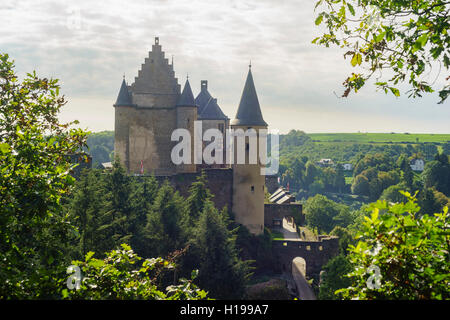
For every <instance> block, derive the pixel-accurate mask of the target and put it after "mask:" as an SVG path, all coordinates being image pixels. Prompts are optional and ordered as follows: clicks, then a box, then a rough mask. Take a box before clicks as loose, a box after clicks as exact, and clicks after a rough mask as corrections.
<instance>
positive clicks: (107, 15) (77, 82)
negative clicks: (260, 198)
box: [0, 0, 450, 133]
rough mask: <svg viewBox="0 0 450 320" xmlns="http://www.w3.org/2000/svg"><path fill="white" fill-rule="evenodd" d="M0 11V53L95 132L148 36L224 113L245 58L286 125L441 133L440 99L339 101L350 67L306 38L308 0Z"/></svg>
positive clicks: (233, 101)
mask: <svg viewBox="0 0 450 320" xmlns="http://www.w3.org/2000/svg"><path fill="white" fill-rule="evenodd" d="M3 2H4V3H3V4H2V7H0V21H2V25H3V27H2V28H1V29H0V51H2V52H8V53H9V54H10V55H11V57H12V58H13V59H15V61H16V66H17V69H18V71H19V75H21V76H23V75H24V74H25V73H26V72H29V71H31V70H33V69H35V70H37V72H38V74H40V75H41V76H45V77H56V78H59V79H61V83H62V91H63V92H64V93H65V94H66V95H67V96H68V98H69V99H70V102H69V104H68V106H67V109H66V110H65V111H64V114H63V117H64V118H66V119H68V120H69V119H71V118H73V119H79V120H80V121H81V124H82V126H88V127H89V128H90V129H91V130H94V131H97V130H104V129H113V126H114V121H113V119H114V109H113V107H112V104H113V103H114V101H115V99H116V97H117V93H118V89H119V86H120V82H121V79H122V75H123V73H125V74H126V78H127V80H128V81H129V82H133V81H134V77H135V76H136V75H137V72H138V70H139V69H140V67H141V64H142V63H143V62H144V59H145V57H146V56H147V55H148V51H149V50H151V45H152V44H153V41H154V37H155V36H159V37H160V43H161V44H162V46H163V50H164V51H165V52H166V57H167V58H169V59H171V57H172V55H173V56H174V65H175V72H176V76H177V77H178V81H179V83H181V84H183V83H184V80H185V77H186V74H187V73H189V76H190V80H191V85H192V87H193V90H194V91H195V92H198V91H199V87H200V80H203V79H207V80H209V88H210V91H211V93H212V94H213V95H214V96H215V97H217V98H218V103H219V104H220V106H221V107H222V109H223V111H224V112H225V113H226V114H227V115H228V116H229V117H230V118H232V117H234V115H235V113H236V109H237V105H238V103H239V99H240V96H241V93H242V88H243V85H244V82H245V77H246V73H247V68H248V67H247V65H248V63H249V61H250V60H251V61H252V65H253V67H252V70H253V75H254V79H255V85H256V88H257V91H258V95H259V100H260V103H261V107H262V111H263V114H264V117H265V119H266V121H267V122H269V124H270V125H271V127H277V128H278V129H279V130H280V131H282V132H286V131H288V130H289V129H292V128H295V129H301V130H305V131H310V132H320V131H322V132H326V131H334V132H336V131H351V130H353V131H358V130H361V131H378V132H380V131H384V132H390V131H395V130H398V131H402V130H403V131H409V132H419V131H421V132H433V131H434V132H442V133H447V132H448V123H447V122H448V121H446V120H447V119H449V117H450V111H448V106H443V105H436V102H437V101H438V97H437V95H431V96H427V97H426V98H423V99H421V100H418V99H416V100H411V99H406V98H404V97H402V98H400V99H396V98H394V97H392V96H385V95H384V94H383V93H376V92H375V90H374V88H373V87H366V88H364V89H363V90H361V92H359V93H358V94H357V95H351V97H350V98H348V99H339V98H338V97H337V96H340V95H341V94H342V86H341V83H342V82H343V80H344V79H345V77H346V76H347V75H348V74H349V73H350V72H351V71H352V70H351V68H350V67H349V66H348V62H347V61H344V60H343V57H342V54H343V52H342V51H341V50H340V49H336V48H323V47H318V46H316V45H313V44H311V40H312V39H313V38H315V37H316V36H317V35H318V34H319V32H320V30H319V29H318V28H317V27H316V26H315V25H314V8H313V6H314V3H315V1H301V2H300V1H295V0H283V1H270V0H263V1H261V0H249V1H242V0H239V1H238V0H233V1H229V0H219V1H207V0H190V1H189V0H176V1H175V0H159V1H157V0H153V1H144V0H140V1H130V2H124V1H122V0H112V1H97V2H92V1H87V0H80V1H78V2H76V3H75V2H72V1H68V0H66V1H50V0H45V1H31V0H21V1H10V0H3Z"/></svg>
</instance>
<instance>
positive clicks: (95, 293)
mask: <svg viewBox="0 0 450 320" xmlns="http://www.w3.org/2000/svg"><path fill="white" fill-rule="evenodd" d="M94 254H95V253H94V252H92V251H90V252H88V253H87V254H86V255H85V260H84V261H73V262H72V265H74V266H78V267H79V268H80V273H81V277H82V278H81V279H76V281H80V284H79V288H78V289H77V290H70V291H69V290H67V288H65V289H62V290H61V295H62V298H64V299H90V300H111V299H112V300H130V299H145V300H200V299H205V298H206V295H207V293H206V292H205V291H203V290H201V289H199V288H198V287H197V286H196V285H195V284H194V283H193V281H194V280H195V278H196V276H197V271H193V272H192V277H191V279H190V280H186V279H180V280H179V281H177V282H176V283H173V284H172V285H171V286H169V287H167V288H164V289H162V288H159V286H158V282H157V279H158V275H159V274H160V273H161V272H162V271H164V270H174V269H175V264H174V263H173V261H170V260H164V259H162V258H152V259H145V260H144V261H143V262H142V260H143V259H142V258H141V257H139V256H138V255H137V254H136V253H134V251H133V250H132V249H131V247H130V246H128V245H126V244H122V245H121V247H120V248H118V249H115V250H112V251H110V252H108V253H106V257H105V258H104V259H102V260H101V259H96V258H94ZM73 277H74V275H71V276H69V278H68V280H67V282H71V281H72V283H73V282H74V281H73V280H72V279H73Z"/></svg>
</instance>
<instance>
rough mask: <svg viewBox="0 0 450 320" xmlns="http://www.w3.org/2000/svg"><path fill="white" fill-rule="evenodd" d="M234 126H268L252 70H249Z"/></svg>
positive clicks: (232, 122)
mask: <svg viewBox="0 0 450 320" xmlns="http://www.w3.org/2000/svg"><path fill="white" fill-rule="evenodd" d="M231 125H232V126H233V125H234V126H267V123H266V122H265V121H264V119H263V116H262V113H261V108H260V106H259V101H258V95H257V94H256V89H255V84H254V83H253V76H252V70H251V69H249V70H248V75H247V80H246V81H245V86H244V90H243V92H242V96H241V102H240V103H239V108H238V111H237V113H236V117H235V119H234V120H233V121H231Z"/></svg>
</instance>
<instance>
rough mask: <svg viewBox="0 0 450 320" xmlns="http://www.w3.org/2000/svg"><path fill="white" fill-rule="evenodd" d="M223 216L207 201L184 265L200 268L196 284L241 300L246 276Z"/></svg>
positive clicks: (217, 295)
mask: <svg viewBox="0 0 450 320" xmlns="http://www.w3.org/2000/svg"><path fill="white" fill-rule="evenodd" d="M225 221H226V217H224V216H223V215H222V214H219V213H218V212H217V209H216V208H214V205H213V203H212V202H211V201H207V202H206V204H205V207H204V209H203V212H202V213H201V215H200V217H199V221H198V224H197V227H196V229H195V231H194V233H193V235H192V239H191V240H190V241H189V251H188V253H187V257H186V258H185V262H184V268H185V269H186V268H187V269H194V268H196V269H197V268H198V269H199V274H198V279H197V280H198V285H199V286H200V287H201V288H204V289H205V290H207V291H208V292H209V293H210V295H211V297H213V298H217V299H241V298H243V296H244V293H245V285H246V282H247V279H248V276H249V269H248V264H247V263H245V262H243V261H241V260H240V259H239V256H238V251H237V248H236V246H235V237H234V235H233V233H232V232H230V231H229V230H228V229H227V226H226V222H225Z"/></svg>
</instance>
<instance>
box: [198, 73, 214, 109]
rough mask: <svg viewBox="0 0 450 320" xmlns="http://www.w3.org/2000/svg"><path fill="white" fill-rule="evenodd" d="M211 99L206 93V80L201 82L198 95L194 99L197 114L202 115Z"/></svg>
mask: <svg viewBox="0 0 450 320" xmlns="http://www.w3.org/2000/svg"><path fill="white" fill-rule="evenodd" d="M211 98H212V96H211V94H210V93H209V92H208V82H207V81H206V80H202V81H201V89H200V93H199V94H198V95H197V97H196V98H195V103H196V104H197V105H198V114H201V113H202V111H203V109H204V108H205V107H206V105H207V104H208V102H209V100H210V99H211Z"/></svg>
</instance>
